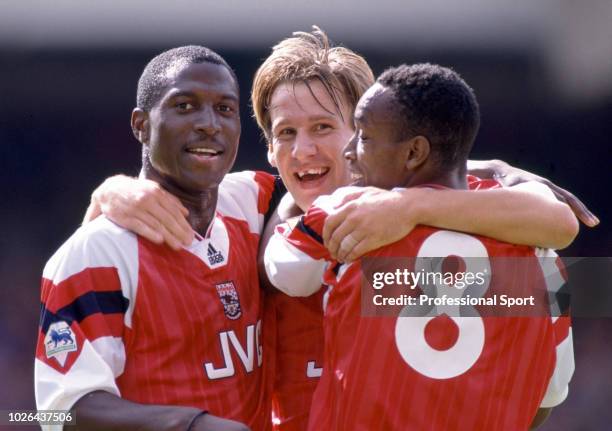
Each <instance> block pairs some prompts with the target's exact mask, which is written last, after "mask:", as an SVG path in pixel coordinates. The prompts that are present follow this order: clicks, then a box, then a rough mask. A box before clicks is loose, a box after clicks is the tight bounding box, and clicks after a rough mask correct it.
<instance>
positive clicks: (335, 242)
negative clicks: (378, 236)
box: [323, 212, 361, 261]
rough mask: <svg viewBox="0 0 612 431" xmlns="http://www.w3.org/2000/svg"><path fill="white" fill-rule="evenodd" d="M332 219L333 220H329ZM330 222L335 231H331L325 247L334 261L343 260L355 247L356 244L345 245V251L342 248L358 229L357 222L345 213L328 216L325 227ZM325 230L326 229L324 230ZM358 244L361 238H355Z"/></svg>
mask: <svg viewBox="0 0 612 431" xmlns="http://www.w3.org/2000/svg"><path fill="white" fill-rule="evenodd" d="M330 217H332V219H331V220H329V218H330ZM328 221H330V222H331V223H332V226H333V231H331V230H330V233H329V236H328V240H327V241H325V239H324V240H323V241H324V243H325V247H327V250H329V253H330V254H331V256H332V257H333V258H334V259H337V260H340V261H341V260H342V258H343V257H345V255H346V254H348V253H350V252H351V250H352V248H353V246H354V245H355V244H351V243H350V241H349V243H345V245H344V248H345V249H344V250H341V249H340V247H341V245H342V241H343V240H344V239H345V238H346V237H347V236H348V235H349V234H350V233H351V232H354V231H355V230H356V228H357V222H356V221H355V220H354V219H353V218H351V217H348V216H346V215H345V214H344V213H342V212H340V213H337V214H333V215H331V216H328V220H326V222H325V226H327V223H328ZM323 229H324V230H325V227H324V228H323ZM353 239H355V240H356V241H357V242H358V241H360V240H361V238H359V237H356V236H353Z"/></svg>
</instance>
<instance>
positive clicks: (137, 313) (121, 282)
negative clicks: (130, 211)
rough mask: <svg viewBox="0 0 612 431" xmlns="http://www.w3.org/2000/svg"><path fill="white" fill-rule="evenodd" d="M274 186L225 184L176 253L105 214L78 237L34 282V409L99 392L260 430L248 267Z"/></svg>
mask: <svg viewBox="0 0 612 431" xmlns="http://www.w3.org/2000/svg"><path fill="white" fill-rule="evenodd" d="M275 184H276V181H275V177H273V176H270V175H268V174H264V173H259V172H257V173H255V172H241V173H236V174H229V175H227V176H226V179H225V180H224V182H223V183H222V184H221V185H220V187H219V198H218V203H217V213H216V215H215V217H214V219H213V222H212V223H211V226H210V227H209V230H208V232H207V235H206V237H205V238H202V237H199V236H198V238H196V239H195V240H194V242H193V243H192V244H191V246H190V247H187V248H185V249H183V250H180V251H173V250H171V249H170V248H168V247H166V246H164V245H156V244H153V243H151V242H149V241H147V240H145V239H143V238H140V237H137V236H136V235H134V234H133V233H131V232H129V231H127V230H125V229H122V228H120V227H118V226H116V225H114V224H113V223H112V222H110V221H109V220H107V219H106V218H103V217H100V218H99V219H97V220H95V221H93V222H91V223H89V224H88V225H86V226H84V227H82V228H80V229H79V230H78V231H77V232H76V233H75V234H74V235H73V236H72V237H71V238H70V239H69V240H68V241H67V242H66V243H65V244H64V245H63V246H62V247H61V248H60V249H59V250H58V251H57V252H56V254H55V255H54V256H53V257H52V258H51V259H50V261H49V262H48V263H47V265H46V267H45V270H44V273H43V281H42V295H41V300H42V304H41V308H42V311H41V321H40V332H39V337H38V346H37V352H36V361H35V389H36V401H37V406H38V408H39V409H45V410H47V409H69V408H70V407H71V406H72V405H73V404H74V403H75V402H76V401H77V400H78V399H79V398H80V397H82V396H83V395H85V394H86V393H88V392H92V391H95V390H105V391H109V392H111V393H114V394H116V395H119V396H121V397H123V398H126V399H129V400H131V401H135V402H139V403H145V404H153V403H154V404H168V405H183V406H193V407H198V408H201V409H206V410H208V411H210V412H211V413H212V414H215V415H217V416H221V417H227V418H231V419H235V420H238V421H241V422H244V423H246V424H248V425H249V426H250V427H251V428H252V429H254V430H263V429H267V428H268V427H269V424H270V401H269V396H270V388H269V385H268V384H267V383H266V381H265V379H266V378H267V374H268V373H269V372H270V370H266V369H264V357H263V351H262V337H263V334H262V313H263V307H262V301H263V298H262V292H261V291H260V289H259V283H258V275H257V265H256V262H257V249H258V242H259V235H260V233H261V231H262V228H263V219H264V214H265V213H266V211H267V209H268V205H269V202H270V199H271V196H272V195H273V192H274V189H275ZM59 428H61V427H59Z"/></svg>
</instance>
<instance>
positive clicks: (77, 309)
mask: <svg viewBox="0 0 612 431" xmlns="http://www.w3.org/2000/svg"><path fill="white" fill-rule="evenodd" d="M129 304H130V301H129V300H128V299H127V298H125V297H124V296H123V294H122V293H121V291H120V290H116V291H111V292H87V293H84V294H83V295H81V296H79V297H78V298H77V299H75V300H74V301H72V302H71V303H70V304H68V305H66V306H64V307H62V308H60V309H59V310H57V313H52V312H51V311H49V310H48V309H47V308H46V307H45V304H44V303H42V302H41V304H40V326H41V330H42V332H44V333H45V334H46V333H47V330H48V329H49V326H50V325H51V324H52V323H55V322H58V321H62V320H63V321H65V322H67V323H68V324H70V323H72V322H73V321H77V322H81V321H82V320H83V319H85V318H86V317H87V316H90V315H92V314H95V313H103V314H113V313H123V314H125V312H126V310H127V309H128V306H129Z"/></svg>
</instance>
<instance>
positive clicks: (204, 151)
mask: <svg viewBox="0 0 612 431" xmlns="http://www.w3.org/2000/svg"><path fill="white" fill-rule="evenodd" d="M187 151H189V152H190V153H198V154H211V155H213V156H214V155H217V154H218V152H217V151H215V150H211V149H210V148H190V149H188V150H187Z"/></svg>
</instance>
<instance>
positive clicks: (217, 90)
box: [163, 61, 238, 99]
mask: <svg viewBox="0 0 612 431" xmlns="http://www.w3.org/2000/svg"><path fill="white" fill-rule="evenodd" d="M165 77H166V78H167V79H168V85H167V86H166V90H165V92H164V96H163V97H169V96H171V95H172V94H174V93H178V92H198V93H204V94H210V95H214V96H220V97H233V98H236V99H237V98H238V86H237V83H236V81H235V80H234V77H233V76H232V74H231V73H230V71H229V70H228V69H227V68H226V67H225V66H223V65H220V64H214V63H208V62H204V63H185V62H180V61H179V62H177V63H175V64H174V65H172V66H171V67H170V68H168V69H167V70H166V73H165Z"/></svg>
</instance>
